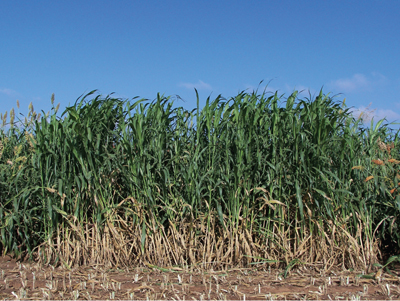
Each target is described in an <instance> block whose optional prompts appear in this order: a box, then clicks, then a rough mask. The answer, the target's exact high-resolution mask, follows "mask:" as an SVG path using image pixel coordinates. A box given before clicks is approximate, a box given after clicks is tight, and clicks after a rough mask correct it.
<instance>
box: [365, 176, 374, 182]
mask: <svg viewBox="0 0 400 301" xmlns="http://www.w3.org/2000/svg"><path fill="white" fill-rule="evenodd" d="M373 178H374V176H369V177H367V178H366V179H365V182H368V181H369V180H371V179H373Z"/></svg>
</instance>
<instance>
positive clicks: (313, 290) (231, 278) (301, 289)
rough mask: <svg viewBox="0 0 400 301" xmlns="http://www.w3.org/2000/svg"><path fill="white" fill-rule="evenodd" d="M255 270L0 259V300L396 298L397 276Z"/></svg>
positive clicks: (398, 291) (312, 270)
mask: <svg viewBox="0 0 400 301" xmlns="http://www.w3.org/2000/svg"><path fill="white" fill-rule="evenodd" d="M283 273H284V271H282V270H273V269H272V270H264V269H259V268H258V269H257V268H248V269H230V270H225V271H201V270H200V269H192V270H191V269H190V268H189V269H186V270H183V269H181V268H170V269H162V268H158V267H154V266H150V265H149V266H148V267H146V268H126V269H125V270H113V269H107V268H104V267H102V266H91V267H90V266H87V267H79V268H74V269H72V270H67V269H63V268H60V267H59V268H53V267H51V266H48V267H43V266H39V265H38V264H36V263H32V262H22V263H20V262H16V261H15V260H14V259H11V258H10V257H7V256H6V257H0V299H25V300H33V299H47V300H63V299H68V300H75V299H79V300H99V299H102V300H105V299H115V300H127V299H135V300H163V299H169V300H172V299H175V300H193V299H195V300H292V299H297V300H298V299H303V300H304V299H312V300H330V299H332V300H346V299H348V300H356V299H358V300H382V299H398V298H400V289H399V288H400V287H399V284H400V282H399V277H398V275H399V274H400V273H399V271H398V270H397V271H396V270H395V271H392V274H393V275H391V274H387V273H383V274H382V275H381V277H376V278H373V279H365V278H360V277H358V276H357V275H359V273H356V272H350V271H341V272H332V271H331V272H329V273H323V272H320V273H318V272H317V270H316V269H310V268H306V267H301V268H298V269H296V270H295V269H293V270H292V271H291V272H290V274H289V275H288V276H287V277H286V278H284V277H283Z"/></svg>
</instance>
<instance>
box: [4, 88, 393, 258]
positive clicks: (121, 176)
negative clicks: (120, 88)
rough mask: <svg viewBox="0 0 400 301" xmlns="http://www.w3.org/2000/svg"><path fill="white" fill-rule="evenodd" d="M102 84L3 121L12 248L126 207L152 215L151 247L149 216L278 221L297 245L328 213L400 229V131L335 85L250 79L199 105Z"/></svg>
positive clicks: (374, 231)
mask: <svg viewBox="0 0 400 301" xmlns="http://www.w3.org/2000/svg"><path fill="white" fill-rule="evenodd" d="M196 93H197V92H196ZM95 94H96V91H92V92H90V93H89V94H87V95H85V96H83V97H80V98H79V99H78V100H77V102H76V103H75V105H73V106H71V107H68V108H67V109H66V110H65V111H64V112H63V113H62V115H61V117H58V116H57V114H56V113H57V112H56V111H57V109H58V107H57V108H53V111H52V112H51V113H50V114H47V115H46V114H43V117H40V116H38V115H37V114H36V113H35V112H34V111H33V106H31V107H30V109H31V111H30V115H29V116H28V117H29V118H30V119H29V118H28V119H29V120H25V121H24V122H20V123H18V122H17V123H16V122H15V120H13V126H12V127H7V125H4V126H3V128H1V129H0V143H1V147H0V150H1V152H0V222H1V228H0V231H1V239H0V246H1V248H2V250H3V252H4V253H6V252H14V253H16V254H18V253H19V252H21V251H28V253H29V254H31V253H32V252H33V250H34V249H35V247H37V246H39V245H40V244H41V243H43V242H45V241H47V240H52V239H54V235H55V232H56V230H57V227H59V226H60V225H61V224H63V223H65V222H66V221H67V220H76V221H79V222H93V223H97V224H98V226H99V227H100V228H101V227H102V225H103V224H104V223H105V222H106V221H107V218H108V217H109V216H110V214H112V213H113V212H115V209H116V208H117V209H118V210H117V211H118V212H119V213H118V214H120V216H123V217H124V218H126V219H127V220H129V221H130V223H132V225H137V224H139V225H140V226H141V229H142V237H141V241H142V252H144V251H145V250H144V249H143V247H144V245H145V241H146V235H148V229H147V226H146V225H147V224H146V223H147V222H148V221H149V220H153V219H155V220H157V222H158V223H159V225H163V226H164V227H165V228H168V227H171V225H172V222H174V221H183V220H187V221H190V220H196V219H197V218H199V217H206V220H208V222H209V221H210V217H211V216H215V217H216V218H217V219H218V221H219V223H220V225H221V227H222V228H224V227H226V226H227V225H229V226H231V227H236V228H237V227H245V228H248V229H251V234H252V235H254V236H258V237H265V239H266V240H267V239H269V238H271V236H270V235H271V233H272V232H273V231H275V230H274V229H276V228H277V229H280V230H281V231H284V232H285V233H289V234H288V235H289V238H290V239H293V240H294V242H293V243H294V244H298V245H299V244H300V243H301V242H302V241H303V239H304V237H305V233H306V232H307V233H311V234H312V235H314V236H315V237H318V236H323V235H325V234H324V233H325V232H324V231H325V230H326V229H325V228H324V227H325V226H326V225H327V224H324V223H326V222H327V221H329V222H330V223H332V224H335V225H337V226H340V227H342V228H343V227H344V226H343V225H344V223H345V228H346V231H348V232H349V234H350V235H351V236H353V237H355V238H356V239H359V240H360V241H362V240H364V239H366V238H368V239H370V240H374V239H375V238H379V239H381V240H387V239H390V240H392V241H395V242H400V240H399V238H400V237H399V235H400V232H399V231H398V224H399V220H400V219H399V217H400V216H399V212H400V211H399V210H400V197H399V192H400V191H398V190H397V188H398V187H399V186H398V184H399V166H400V165H399V164H398V163H399V162H398V161H396V160H399V159H400V158H399V146H400V144H399V137H398V132H397V133H394V132H393V131H392V130H390V129H389V128H388V125H384V124H383V121H379V122H378V123H377V124H376V125H375V126H374V125H373V124H371V127H370V128H365V127H363V124H362V121H361V120H356V119H354V118H353V116H352V115H351V113H350V110H349V108H346V107H345V106H344V105H342V104H340V103H338V102H336V101H334V99H333V98H331V97H329V96H328V95H324V94H323V93H322V91H321V92H320V93H319V95H317V96H316V97H315V98H314V99H312V98H311V96H310V98H309V99H302V100H299V99H298V98H297V92H294V93H293V94H291V95H290V96H289V97H288V98H287V99H286V100H285V99H283V97H282V96H278V94H277V93H275V94H274V95H270V96H268V95H267V94H261V95H258V94H256V93H253V94H249V93H246V92H242V93H240V94H239V95H237V96H236V97H233V98H231V99H229V100H226V99H224V98H222V97H221V96H218V97H217V98H216V99H214V100H211V99H210V98H208V99H207V101H206V105H205V106H204V108H203V109H200V108H199V105H197V108H195V109H194V110H192V111H187V110H185V109H184V108H182V107H174V105H173V104H174V103H173V101H172V100H171V99H170V98H169V97H164V96H161V95H158V96H157V98H156V99H155V100H154V101H152V102H148V101H147V100H144V99H140V100H138V99H134V101H133V102H131V101H127V100H121V99H117V98H112V97H111V96H107V97H102V96H100V95H95ZM89 97H93V98H92V99H90V100H88V98H89ZM197 98H198V95H197ZM52 103H54V97H52ZM198 103H199V99H198ZM13 114H14V113H13ZM4 116H5V118H4V119H3V120H5V119H6V118H7V117H6V115H4ZM13 116H14V115H13ZM14 118H15V117H13V119H14ZM4 124H5V122H4ZM127 199H130V200H133V201H131V202H124V200H127ZM207 218H208V219H207ZM241 221H242V222H241ZM321 221H322V222H321ZM360 221H363V224H362V226H361V224H360ZM318 225H323V226H322V228H321V227H319V226H318ZM324 225H325V226H324ZM132 227H133V226H132ZM360 227H363V228H362V229H361V228H360ZM146 229H147V230H146ZM324 229H325V230H324ZM360 231H362V232H361V233H362V234H359V233H360ZM293 262H297V261H292V263H293ZM292 265H293V264H292Z"/></svg>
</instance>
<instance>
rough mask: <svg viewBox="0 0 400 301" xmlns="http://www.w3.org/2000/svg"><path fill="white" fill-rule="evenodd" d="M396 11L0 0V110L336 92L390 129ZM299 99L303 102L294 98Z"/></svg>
mask: <svg viewBox="0 0 400 301" xmlns="http://www.w3.org/2000/svg"><path fill="white" fill-rule="evenodd" d="M399 12H400V1H371V0H363V1H350V0H349V1H342V0H333V1H331V0H317V1H307V0H305V1H298V0H293V1H288V0H280V1H252V0H243V1H242V0H230V1H224V0H212V1H208V0H203V1H192V0H184V1H183V0H182V1H177V0H168V1H167V0H162V1H155V0H146V1H145V0H143V1H134V0H131V1H125V0H124V1H122V0H112V1H111V0H110V1H106V0H96V1H85V0H79V1H76V0H68V1H63V0H59V1H54V0H53V1H48V0H35V1H32V0H25V1H22V0H15V1H11V0H3V1H0V41H1V45H0V106H1V108H0V111H1V112H5V111H8V110H10V109H11V108H12V107H15V106H16V105H15V103H16V100H17V99H18V100H19V102H20V104H21V110H20V111H21V112H26V111H27V108H28V105H29V103H30V102H33V105H34V107H35V109H36V110H37V111H38V110H42V109H43V110H44V111H47V110H49V108H50V97H51V94H52V93H55V98H56V103H58V102H60V103H61V110H63V109H64V108H65V107H66V106H68V105H69V104H73V103H74V102H75V100H76V99H77V98H78V97H79V96H80V95H81V94H83V93H87V92H89V91H91V90H94V89H98V90H99V91H100V93H101V94H104V95H107V94H109V93H112V92H115V93H116V94H115V95H116V96H118V97H122V98H133V97H135V96H140V97H144V98H149V99H154V98H155V97H156V95H157V93H158V92H160V93H162V94H165V95H179V96H180V97H181V98H183V99H184V100H185V102H182V103H178V104H181V105H182V106H184V107H186V108H188V109H192V108H194V107H195V106H196V101H195V99H196V97H195V92H194V87H196V88H197V89H198V91H199V93H200V99H201V103H202V104H204V103H205V100H206V98H207V97H208V96H210V95H211V97H212V98H215V97H217V96H218V95H219V94H222V95H223V96H224V97H232V96H235V95H236V94H237V93H238V92H239V91H242V90H245V89H249V91H251V90H252V89H254V88H257V87H258V84H259V82H260V81H261V80H264V84H263V85H262V86H261V90H262V89H263V87H264V86H265V83H268V82H269V86H268V89H270V90H273V91H275V90H278V92H279V93H280V94H285V95H286V96H287V95H289V94H290V93H291V92H292V91H293V90H294V89H298V90H306V91H308V90H310V91H311V93H312V94H314V93H317V92H318V91H319V90H320V89H321V88H322V87H323V91H324V92H325V93H329V92H330V93H331V95H335V94H339V93H342V95H340V96H339V97H338V100H342V99H343V98H346V104H347V105H348V106H351V107H354V108H355V110H365V108H368V107H369V110H374V111H373V112H372V113H371V114H370V115H371V116H375V118H378V119H380V118H384V117H386V118H387V119H388V120H389V121H390V122H392V121H395V120H397V121H400V69H399V67H400V55H399V53H400V19H399V17H398V13H399ZM302 95H303V96H304V97H307V96H308V92H305V93H303V94H302Z"/></svg>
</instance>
